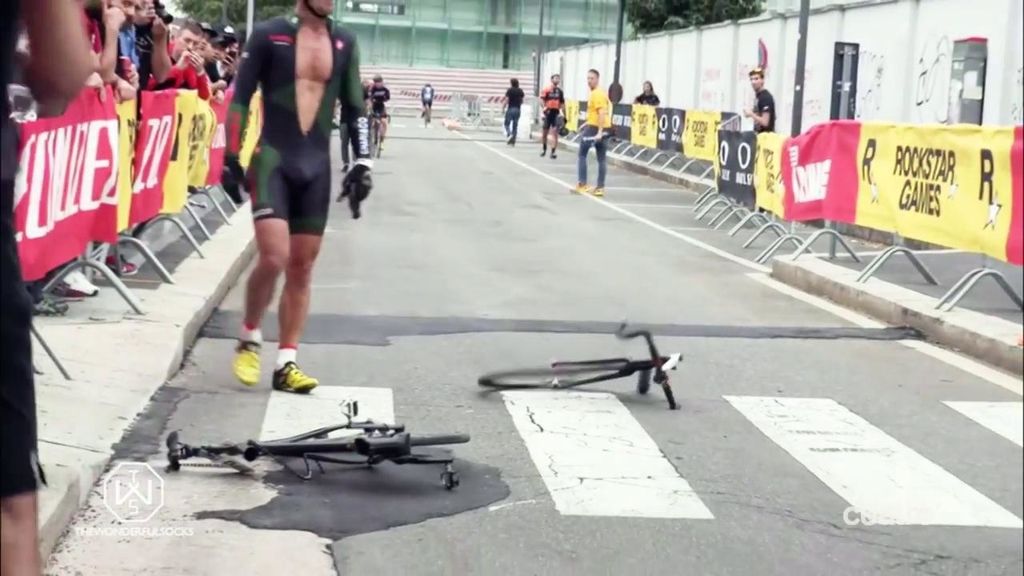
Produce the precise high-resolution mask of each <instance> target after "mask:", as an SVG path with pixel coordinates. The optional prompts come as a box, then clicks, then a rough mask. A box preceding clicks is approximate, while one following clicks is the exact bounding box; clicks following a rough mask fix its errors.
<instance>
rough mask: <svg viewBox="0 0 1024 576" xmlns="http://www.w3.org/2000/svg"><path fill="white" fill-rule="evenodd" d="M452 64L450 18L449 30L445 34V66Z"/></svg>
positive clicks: (450, 21)
mask: <svg viewBox="0 0 1024 576" xmlns="http://www.w3.org/2000/svg"><path fill="white" fill-rule="evenodd" d="M451 65H452V19H451V18H449V19H448V31H447V32H446V33H445V35H444V66H451Z"/></svg>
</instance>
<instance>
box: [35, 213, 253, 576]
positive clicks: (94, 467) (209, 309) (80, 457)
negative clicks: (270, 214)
mask: <svg viewBox="0 0 1024 576" xmlns="http://www.w3.org/2000/svg"><path fill="white" fill-rule="evenodd" d="M236 218H238V219H245V218H249V208H248V206H242V207H241V208H240V209H239V210H238V211H237V212H235V213H234V214H232V215H231V219H232V221H233V222H232V223H237V222H236V221H235V219H236ZM216 241H217V237H216V236H214V239H213V240H211V241H209V242H208V244H211V243H214V242H216ZM255 252H256V241H255V237H250V238H249V239H248V241H247V242H246V244H245V245H244V246H243V247H242V249H241V250H240V251H239V252H238V254H237V255H235V256H234V257H233V260H232V261H231V262H230V263H229V264H228V265H227V266H225V268H224V274H223V276H222V277H221V278H220V280H219V281H218V282H217V284H216V286H215V287H214V289H213V291H212V293H210V294H209V296H206V297H205V298H204V301H203V303H202V305H201V306H199V307H198V308H196V309H195V310H194V312H193V313H192V315H191V317H190V318H188V320H187V321H186V322H185V323H183V324H180V325H178V326H177V329H178V331H179V336H180V337H179V338H176V339H175V342H174V343H173V346H174V353H173V354H172V355H171V361H170V362H169V363H168V365H167V368H166V372H164V374H165V377H164V379H163V380H162V381H160V382H158V383H155V384H153V385H152V391H151V392H150V394H148V395H147V398H148V397H151V396H152V393H153V392H155V391H156V390H157V389H159V388H160V387H161V386H162V385H163V384H164V383H165V382H166V381H167V380H169V379H170V378H171V377H173V376H174V375H175V374H177V372H178V371H179V370H180V368H181V365H182V362H183V361H184V358H185V355H186V353H187V352H188V351H189V350H190V349H191V348H192V345H193V344H194V343H195V341H196V339H197V338H198V336H199V331H200V329H201V328H202V326H203V325H204V324H205V323H206V322H207V321H208V320H209V318H210V316H211V315H212V314H213V312H214V310H216V308H217V306H219V305H220V303H221V302H222V301H223V300H224V298H225V297H226V296H227V293H228V292H229V291H230V289H231V287H232V286H234V284H235V283H236V282H237V281H238V278H239V277H240V276H241V274H242V272H243V271H244V270H245V269H246V267H247V266H248V265H249V263H250V262H251V260H252V257H253V255H254V254H255ZM198 259H199V257H198V255H196V254H192V255H190V256H189V257H188V258H187V259H186V260H185V261H184V262H182V266H184V265H186V264H187V263H188V262H190V261H193V260H198ZM180 269H181V266H179V270H180ZM150 306H152V304H150ZM75 382H76V383H78V384H89V383H90V382H89V380H86V379H81V378H77V379H76V380H75ZM101 385H102V384H101ZM147 401H148V400H147ZM137 415H138V414H135V415H134V416H135V417H137ZM135 417H132V418H129V419H126V420H124V423H123V425H121V426H122V430H121V434H123V433H124V431H126V430H128V429H129V428H130V427H131V426H132V425H133V424H134V421H135ZM43 442H46V441H45V440H42V439H41V440H40V443H41V444H42V443H43ZM40 448H41V449H42V448H43V447H42V446H40ZM46 449H47V451H48V452H49V453H50V455H51V456H52V455H53V454H58V455H59V457H57V458H52V457H50V458H46V459H44V460H43V465H44V467H45V468H44V471H45V473H46V476H47V481H48V486H47V487H44V488H42V489H40V491H39V526H38V531H39V551H40V554H41V558H42V561H43V564H44V566H45V565H46V563H47V560H48V558H49V556H50V554H51V553H52V552H53V550H54V548H56V546H57V543H58V542H59V541H60V538H61V536H62V535H63V534H64V532H65V530H67V528H68V527H69V526H70V524H71V522H72V520H73V519H74V518H75V515H76V514H77V513H78V512H79V510H80V509H81V508H82V507H83V506H84V505H85V503H86V501H87V499H88V497H89V494H90V492H91V491H92V489H93V487H94V485H95V484H96V482H97V481H98V480H99V479H100V477H101V476H102V475H103V473H104V471H106V469H107V468H108V467H109V465H110V461H111V458H112V457H113V447H112V446H111V447H109V448H108V449H107V450H106V451H105V452H100V451H96V450H92V449H88V448H83V447H75V446H60V445H54V444H51V443H47V446H46ZM68 462H70V464H68ZM61 488H62V489H63V491H62V492H57V490H59V489H61Z"/></svg>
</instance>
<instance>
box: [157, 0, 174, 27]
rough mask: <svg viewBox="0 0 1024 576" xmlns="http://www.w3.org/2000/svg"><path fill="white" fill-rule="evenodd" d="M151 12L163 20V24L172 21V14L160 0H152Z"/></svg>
mask: <svg viewBox="0 0 1024 576" xmlns="http://www.w3.org/2000/svg"><path fill="white" fill-rule="evenodd" d="M153 12H154V13H155V14H156V17H157V18H159V19H161V20H163V22H164V24H167V25H168V26H170V25H171V22H174V15H173V14H171V13H169V12H168V11H167V7H166V6H164V3H163V2H161V1H160V0H153Z"/></svg>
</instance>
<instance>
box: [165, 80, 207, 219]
mask: <svg viewBox="0 0 1024 576" xmlns="http://www.w3.org/2000/svg"><path fill="white" fill-rule="evenodd" d="M198 108H199V94H197V93H196V92H194V91H192V90H189V91H179V92H178V93H177V94H176V95H175V99H174V115H175V123H174V145H173V146H172V147H171V160H170V162H169V163H168V164H167V172H165V173H164V179H163V187H164V203H163V206H162V207H161V208H160V212H161V213H163V214H177V213H178V212H181V211H182V210H183V209H184V208H185V202H186V201H187V200H188V180H189V162H190V161H191V158H192V142H191V139H192V135H193V129H192V125H193V122H192V121H193V119H194V118H195V115H196V111H197V110H198Z"/></svg>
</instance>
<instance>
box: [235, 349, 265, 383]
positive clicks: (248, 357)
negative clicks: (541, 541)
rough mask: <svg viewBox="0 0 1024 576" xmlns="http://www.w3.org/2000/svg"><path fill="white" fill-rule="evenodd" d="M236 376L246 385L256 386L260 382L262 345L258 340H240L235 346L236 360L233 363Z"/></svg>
mask: <svg viewBox="0 0 1024 576" xmlns="http://www.w3.org/2000/svg"><path fill="white" fill-rule="evenodd" d="M232 367H233V368H234V371H235V377H236V378H238V380H239V381H241V382H242V384H245V385H246V386H255V385H257V384H259V382H260V345H259V343H257V342H239V343H238V346H237V347H236V348H235V361H234V363H233V365H232Z"/></svg>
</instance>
